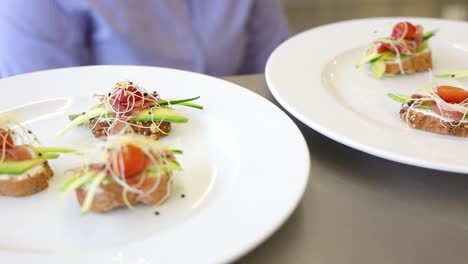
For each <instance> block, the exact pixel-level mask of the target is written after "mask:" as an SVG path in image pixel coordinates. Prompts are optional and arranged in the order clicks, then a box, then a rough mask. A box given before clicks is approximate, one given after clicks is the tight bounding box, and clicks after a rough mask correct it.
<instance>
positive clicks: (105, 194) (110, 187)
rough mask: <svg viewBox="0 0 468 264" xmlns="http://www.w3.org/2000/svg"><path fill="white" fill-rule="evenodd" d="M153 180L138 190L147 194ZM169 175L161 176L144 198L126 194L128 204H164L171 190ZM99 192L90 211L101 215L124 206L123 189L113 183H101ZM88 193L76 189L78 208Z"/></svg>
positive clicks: (147, 181) (129, 193) (84, 190)
mask: <svg viewBox="0 0 468 264" xmlns="http://www.w3.org/2000/svg"><path fill="white" fill-rule="evenodd" d="M154 183H155V180H150V179H147V180H146V181H145V183H144V184H143V186H142V187H141V188H140V189H142V190H143V191H145V192H147V191H149V190H150V189H151V187H152V186H153V184H154ZM170 185H171V175H170V174H163V175H161V177H160V182H159V185H158V187H157V188H156V189H155V190H154V191H152V192H151V193H149V194H148V195H146V196H144V197H139V196H138V195H137V194H135V193H131V192H127V199H128V201H129V202H130V204H137V203H140V202H141V203H144V204H148V205H157V204H161V203H163V202H165V201H166V200H167V198H168V197H169V195H168V192H169V191H170V188H171V186H170ZM99 187H100V190H99V191H98V192H96V194H95V196H94V200H93V202H92V204H91V211H93V212H95V213H102V212H107V211H110V210H112V209H114V208H117V207H123V206H126V205H125V202H124V199H123V191H124V189H123V188H122V186H120V185H119V184H118V183H117V182H115V181H110V182H107V183H101V184H100V185H99ZM87 193H88V191H87V189H86V188H84V187H80V188H78V189H76V197H77V199H78V202H79V203H80V206H83V202H84V200H85V198H86V194H87Z"/></svg>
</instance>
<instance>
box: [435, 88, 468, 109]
mask: <svg viewBox="0 0 468 264" xmlns="http://www.w3.org/2000/svg"><path fill="white" fill-rule="evenodd" d="M437 94H438V95H439V96H440V98H442V99H443V100H444V101H445V102H447V103H457V104H458V103H461V102H463V101H464V100H466V99H467V98H468V91H466V90H464V89H461V88H458V87H455V86H448V85H443V86H439V87H437Z"/></svg>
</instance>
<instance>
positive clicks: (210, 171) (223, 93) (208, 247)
mask: <svg viewBox="0 0 468 264" xmlns="http://www.w3.org/2000/svg"><path fill="white" fill-rule="evenodd" d="M121 79H130V80H133V81H135V82H137V83H139V84H141V85H143V86H144V87H146V88H147V89H149V90H157V91H158V92H159V93H160V94H161V95H162V96H163V97H166V98H185V97H192V96H198V95H199V96H201V99H200V100H199V102H200V103H201V104H203V105H204V106H205V109H204V110H203V111H199V110H196V109H188V108H183V107H177V110H178V111H179V112H180V113H183V114H185V115H187V116H189V117H190V118H191V120H190V122H189V123H188V124H184V125H182V124H181V125H174V127H173V133H172V134H171V136H170V137H167V138H166V139H164V141H165V142H166V143H167V144H169V145H171V146H174V147H176V148H180V149H183V150H184V155H183V156H182V157H181V158H180V162H181V164H182V166H183V168H184V171H183V173H181V174H180V175H179V176H178V177H177V180H176V184H175V186H174V195H173V196H172V197H171V199H170V200H169V201H168V202H167V203H165V204H164V205H163V206H160V207H151V206H138V207H137V209H136V210H133V211H131V210H128V209H121V210H115V211H112V212H110V213H108V214H102V215H97V214H89V215H87V216H84V217H80V215H79V207H78V204H77V201H76V199H75V197H73V195H72V196H70V197H67V198H66V199H65V200H62V199H61V194H60V193H59V192H58V187H59V185H60V184H61V183H62V182H63V181H64V177H63V172H64V171H65V170H66V169H67V168H70V167H73V166H76V165H77V164H78V163H77V160H76V158H74V157H72V156H63V157H62V158H60V159H58V160H54V161H52V168H53V169H54V170H55V173H56V174H55V177H54V178H53V179H52V180H51V181H50V185H51V186H50V188H48V189H47V190H45V191H43V192H41V193H39V194H37V195H33V196H30V197H26V198H10V197H0V208H1V210H2V211H1V217H0V259H1V262H2V263H213V262H226V261H231V260H234V259H236V258H238V257H239V256H241V255H243V254H245V253H246V252H247V251H248V250H250V249H252V248H253V247H255V246H256V245H258V244H259V243H261V242H262V241H263V240H264V239H266V238H267V237H268V236H269V235H270V234H272V232H274V231H275V230H276V229H277V228H278V227H279V226H280V225H281V224H282V223H283V222H284V221H285V219H286V218H287V217H288V216H289V215H290V214H291V212H292V211H293V209H294V208H295V207H296V205H297V203H298V202H299V200H300V198H301V196H302V194H303V192H304V189H305V187H306V183H307V180H308V172H309V156H308V150H307V146H306V144H305V141H304V138H303V136H302V134H301V133H300V131H299V130H298V129H297V127H296V126H295V124H294V123H293V122H292V121H291V120H290V119H289V118H288V117H287V116H286V115H285V114H284V113H283V112H282V111H281V110H279V109H278V108H277V107H275V106H274V105H273V104H271V103H270V102H268V101H267V100H265V99H263V98H262V97H260V96H258V95H256V94H254V93H252V92H250V91H248V90H246V89H244V88H242V87H239V86H237V85H234V84H232V83H228V82H225V81H222V80H219V79H216V78H212V77H207V76H203V75H200V74H195V73H189V72H183V71H177V70H170V69H162V68H149V67H127V66H121V67H119V66H101V67H84V68H70V69H61V70H53V71H45V72H38V73H32V74H27V75H23V76H18V77H13V78H7V79H3V80H0V89H1V90H2V91H3V92H2V94H3V96H2V97H0V105H1V109H2V110H6V109H10V108H16V110H14V111H15V112H16V113H17V115H18V118H20V119H21V120H22V121H25V122H26V123H27V124H28V125H29V126H30V127H31V129H32V130H34V131H35V132H36V134H37V135H38V137H39V138H40V139H41V140H42V143H43V144H44V145H48V146H70V147H73V146H77V145H76V144H78V145H79V146H80V147H86V145H89V144H90V143H91V142H93V138H92V136H91V134H90V133H89V131H87V130H86V129H84V128H77V129H75V130H73V131H72V132H71V133H70V134H67V135H65V136H64V137H63V138H60V139H57V138H55V132H56V131H58V130H59V129H60V128H61V127H63V126H64V125H65V124H66V123H67V122H68V121H67V118H66V115H67V114H69V113H71V112H77V111H78V112H81V111H84V110H85V109H87V108H88V107H89V106H91V105H92V104H94V103H96V101H95V100H93V99H90V98H91V96H92V95H93V94H94V93H95V92H98V93H106V92H107V91H108V90H109V89H110V88H111V86H112V85H113V84H114V83H115V82H117V81H119V80H121ZM18 107H19V108H18ZM181 194H185V195H186V196H185V198H182V197H181ZM156 211H158V212H159V215H155V212H156Z"/></svg>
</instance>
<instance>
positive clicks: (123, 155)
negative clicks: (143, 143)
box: [110, 144, 147, 178]
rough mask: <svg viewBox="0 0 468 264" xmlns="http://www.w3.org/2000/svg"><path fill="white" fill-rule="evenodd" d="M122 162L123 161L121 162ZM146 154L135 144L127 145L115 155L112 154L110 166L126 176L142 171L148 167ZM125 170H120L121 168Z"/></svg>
mask: <svg viewBox="0 0 468 264" xmlns="http://www.w3.org/2000/svg"><path fill="white" fill-rule="evenodd" d="M121 162H122V163H121ZM146 162H147V157H146V154H145V153H144V152H143V151H141V149H139V148H138V147H135V146H134V145H130V144H129V145H125V146H123V147H122V148H121V149H120V150H118V152H117V153H116V154H115V155H111V159H110V166H111V168H112V169H113V170H114V171H117V172H119V174H121V175H122V176H124V177H125V178H128V177H132V176H134V175H136V174H139V173H141V172H142V171H143V170H144V169H145V167H146ZM121 168H122V169H123V172H120V169H121Z"/></svg>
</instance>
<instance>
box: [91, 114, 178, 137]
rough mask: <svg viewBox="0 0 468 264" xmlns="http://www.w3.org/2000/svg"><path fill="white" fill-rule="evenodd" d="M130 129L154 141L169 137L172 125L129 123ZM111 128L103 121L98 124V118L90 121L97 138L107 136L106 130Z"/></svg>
mask: <svg viewBox="0 0 468 264" xmlns="http://www.w3.org/2000/svg"><path fill="white" fill-rule="evenodd" d="M128 123H130V127H131V128H132V129H133V131H135V133H137V134H140V135H144V136H148V137H151V138H153V139H159V138H162V137H164V136H167V134H169V132H171V123H169V122H161V123H158V122H153V121H128ZM108 127H109V123H107V122H105V121H102V122H98V123H96V118H92V119H90V120H89V128H90V129H91V132H92V133H93V135H94V136H95V137H97V138H101V137H105V136H107V133H106V128H108Z"/></svg>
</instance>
